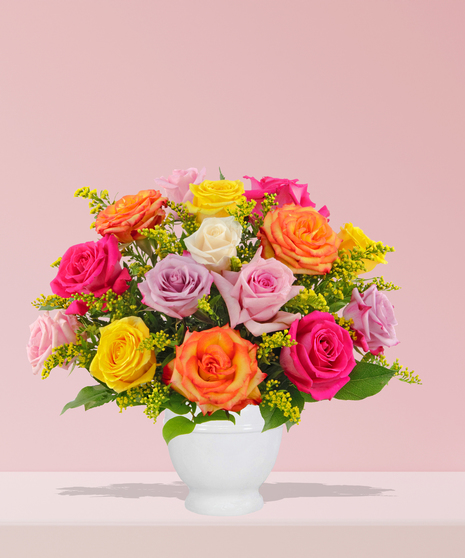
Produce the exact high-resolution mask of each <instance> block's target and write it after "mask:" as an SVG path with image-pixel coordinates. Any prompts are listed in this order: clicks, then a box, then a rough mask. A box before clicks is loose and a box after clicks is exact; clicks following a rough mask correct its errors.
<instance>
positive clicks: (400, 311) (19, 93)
mask: <svg viewBox="0 0 465 558" xmlns="http://www.w3.org/2000/svg"><path fill="white" fill-rule="evenodd" d="M1 11H2V14H1V17H0V53H1V54H0V56H1V58H0V76H1V77H0V80H1V83H0V95H1V102H0V130H1V131H0V134H1V136H0V141H1V146H0V165H1V177H2V219H1V226H2V231H3V232H2V240H3V242H2V250H3V253H2V261H3V264H2V268H3V273H2V286H3V289H2V319H1V327H2V334H1V341H2V349H3V350H2V358H3V367H2V370H3V372H2V397H1V405H0V413H1V415H2V416H1V421H0V436H1V446H0V448H1V449H0V469H1V470H20V471H27V470H38V471H47V470H49V471H54V470H56V471H58V470H60V471H67V470H81V471H86V470H89V471H91V470H110V471H120V470H127V471H149V470H159V471H166V470H171V469H172V467H171V463H170V461H169V456H168V451H167V448H166V446H165V444H164V441H163V439H162V437H161V424H157V425H155V426H154V425H153V424H152V423H151V422H150V421H149V420H148V419H147V418H146V417H145V416H144V415H143V414H142V412H141V410H140V409H130V410H129V411H127V412H125V413H124V414H118V409H117V408H116V406H106V407H102V408H98V409H94V410H92V411H89V412H84V411H83V410H82V409H78V410H72V411H69V412H67V413H66V414H65V415H63V416H61V417H60V416H59V414H60V411H61V408H62V407H63V405H64V404H65V403H67V402H68V401H70V400H71V399H74V397H75V396H76V394H77V392H78V391H79V389H80V388H81V387H83V386H85V385H89V384H92V383H93V382H92V380H91V378H90V377H89V375H88V374H87V372H85V371H82V370H76V371H75V372H73V374H72V375H71V376H70V377H68V376H67V373H66V372H63V371H60V370H56V371H54V372H53V373H52V375H51V376H50V378H49V379H48V380H45V381H42V380H41V379H40V377H38V376H33V375H32V374H31V372H30V367H29V364H28V362H27V359H26V356H25V345H26V343H27V339H28V325H29V323H31V322H32V321H33V320H34V319H35V318H36V317H37V313H36V311H35V310H34V309H33V308H32V306H31V305H30V301H32V300H33V299H34V298H36V296H38V295H39V294H41V293H46V294H47V293H49V292H50V291H49V282H50V280H51V279H52V278H53V277H54V275H55V270H54V269H52V268H50V267H49V264H50V263H51V262H53V261H55V260H56V259H57V257H59V256H61V255H62V254H63V252H64V251H65V250H66V249H67V248H68V247H69V246H70V245H72V244H76V243H79V242H84V241H87V240H92V239H95V238H96V235H95V234H94V233H93V232H92V231H91V230H90V229H89V225H90V223H91V218H90V216H89V215H88V208H87V202H86V201H84V200H80V199H73V193H74V191H75V190H76V189H77V188H78V187H82V186H90V187H91V188H97V189H103V188H107V189H108V190H109V191H110V194H111V195H116V194H117V193H118V194H119V195H120V196H121V195H124V194H128V193H136V192H137V191H138V190H140V189H146V188H151V187H153V186H154V182H153V179H154V178H155V177H157V176H161V175H167V174H169V173H170V172H171V170H172V169H174V168H186V167H189V166H197V167H199V168H200V167H202V166H206V167H207V171H208V177H209V178H217V177H218V170H217V169H218V166H219V165H221V168H222V170H223V172H224V174H225V175H226V176H227V177H228V178H232V179H237V178H240V177H242V176H243V175H244V174H248V175H253V176H256V177H258V178H260V177H261V176H263V175H271V176H279V177H288V178H299V179H300V180H301V181H302V182H308V183H309V185H310V193H311V197H312V199H313V200H314V201H315V202H316V203H317V204H318V205H319V206H321V205H323V204H326V205H327V206H328V207H329V208H330V210H331V224H332V226H333V227H334V228H336V229H339V226H340V225H342V224H344V223H345V222H346V221H352V222H353V223H354V224H356V225H358V226H360V227H361V228H363V229H364V230H365V232H366V233H367V234H368V235H369V236H370V237H371V238H373V239H375V240H382V241H384V242H385V243H387V244H389V245H394V246H395V247H396V249H397V251H396V253H394V254H389V256H388V259H389V265H388V266H383V267H382V269H380V272H381V273H383V272H384V275H385V277H386V278H387V279H388V280H393V281H395V282H397V283H399V284H401V285H402V287H403V288H402V290H401V291H398V292H395V293H392V294H390V295H389V296H390V298H391V300H392V302H393V303H394V305H395V308H396V315H397V319H398V322H399V326H398V329H397V331H398V337H399V339H400V340H401V344H400V345H399V346H397V347H395V348H394V349H391V350H389V351H388V357H389V359H390V360H393V359H394V358H396V357H398V358H399V359H400V360H401V362H402V363H404V364H406V365H408V366H409V367H412V368H414V369H415V371H416V372H417V373H418V374H419V375H420V376H421V378H422V379H423V382H424V385H423V386H421V387H420V386H410V385H406V384H403V383H401V382H399V381H398V380H395V379H393V380H392V382H391V383H390V385H389V386H388V387H386V388H385V389H384V390H383V392H381V394H379V395H378V396H376V397H374V398H371V399H368V400H365V401H362V402H358V403H353V402H341V401H336V400H334V401H331V402H323V403H320V404H318V405H314V406H310V405H309V406H308V407H309V408H308V409H307V411H306V412H305V414H304V416H303V421H302V424H301V425H300V426H299V427H295V428H293V429H292V430H291V432H290V433H289V434H287V435H285V436H284V440H283V443H282V449H281V453H280V456H279V459H278V462H277V465H276V468H277V469H278V470H294V471H303V470H328V471H336V470H347V471H352V470H366V471H368V470H370V471H382V470H392V471H411V470H421V471H434V470H437V471H454V470H464V468H465V450H464V445H463V426H464V418H465V416H464V408H465V405H464V394H465V374H464V366H463V357H462V352H463V339H464V328H463V322H464V318H463V311H464V303H463V300H464V294H463V284H462V282H463V271H464V263H463V249H462V246H461V245H459V239H461V237H462V236H463V210H464V194H463V191H464V190H463V188H464V174H465V173H464V160H465V158H464V153H465V145H464V144H465V141H464V139H465V134H464V130H465V108H464V107H465V103H464V99H465V72H464V67H465V59H464V58H465V57H464V52H465V35H464V33H463V22H464V18H465V3H464V2H461V1H459V0H457V1H455V2H454V1H451V0H437V1H428V0H422V1H406V0H403V1H390V2H385V1H373V0H364V1H355V0H352V1H350V2H347V1H346V0H340V1H332V2H319V1H308V0H307V1H292V0H290V1H289V0H288V1H278V2H277V1H270V0H263V1H258V0H255V1H254V0H252V1H251V0H247V1H242V0H241V1H238V0H235V1H234V2H233V1H231V2H225V1H218V0H211V1H196V2H190V1H188V0H184V1H177V0H176V1H174V0H171V1H169V2H168V1H157V0H153V1H141V0H139V1H134V0H133V1H131V2H129V1H127V2H123V1H115V0H111V1H108V2H106V1H102V0H92V1H83V0H80V1H79V2H70V1H63V0H59V1H45V0H43V1H37V2H36V1H32V0H30V1H27V2H26V1H23V0H15V2H8V3H3V5H2V10H1ZM380 267H381V266H380ZM160 422H161V421H160Z"/></svg>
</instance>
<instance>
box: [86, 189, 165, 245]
mask: <svg viewBox="0 0 465 558" xmlns="http://www.w3.org/2000/svg"><path fill="white" fill-rule="evenodd" d="M167 199H168V198H164V197H162V195H161V194H160V192H158V191H157V190H141V191H140V192H139V193H138V194H136V195H135V196H124V197H123V198H121V199H120V200H118V201H116V202H115V203H114V204H113V205H109V206H108V207H107V208H106V209H104V210H103V211H101V212H100V213H99V214H98V216H97V221H96V222H95V230H96V231H97V232H98V233H99V234H101V235H102V236H103V235H106V234H114V235H115V236H116V238H117V239H118V240H119V241H120V242H132V241H133V240H140V239H142V238H144V237H143V236H141V235H140V234H139V233H138V232H137V229H153V227H155V225H159V224H160V223H161V222H162V221H163V219H164V217H165V212H164V211H163V209H162V208H163V206H165V205H166V200H167Z"/></svg>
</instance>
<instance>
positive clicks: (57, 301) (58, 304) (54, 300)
mask: <svg viewBox="0 0 465 558" xmlns="http://www.w3.org/2000/svg"><path fill="white" fill-rule="evenodd" d="M71 302H72V300H70V299H69V298H62V297H61V296H58V295H49V296H45V295H43V294H42V295H40V296H39V298H37V299H36V300H34V302H31V304H32V306H34V307H35V308H38V309H39V310H55V309H58V308H62V309H66V308H68V306H70V305H71Z"/></svg>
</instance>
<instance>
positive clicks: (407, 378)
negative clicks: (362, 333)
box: [361, 353, 422, 385]
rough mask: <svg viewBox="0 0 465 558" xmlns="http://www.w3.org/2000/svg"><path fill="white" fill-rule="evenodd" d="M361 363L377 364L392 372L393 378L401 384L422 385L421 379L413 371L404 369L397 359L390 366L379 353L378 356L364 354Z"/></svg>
mask: <svg viewBox="0 0 465 558" xmlns="http://www.w3.org/2000/svg"><path fill="white" fill-rule="evenodd" d="M361 362H369V363H373V364H379V365H380V366H383V367H384V368H388V369H389V370H394V376H395V377H397V378H398V379H399V380H400V381H401V382H406V383H408V384H419V385H422V382H421V379H420V377H419V376H417V375H416V374H415V372H414V371H413V370H409V369H408V368H404V367H403V366H402V365H401V364H400V363H399V359H396V360H395V361H394V362H393V363H392V364H391V365H390V364H389V362H388V361H387V359H386V357H385V356H384V355H383V354H382V353H381V354H379V355H376V356H375V355H373V354H371V353H365V354H364V356H363V357H362V360H361Z"/></svg>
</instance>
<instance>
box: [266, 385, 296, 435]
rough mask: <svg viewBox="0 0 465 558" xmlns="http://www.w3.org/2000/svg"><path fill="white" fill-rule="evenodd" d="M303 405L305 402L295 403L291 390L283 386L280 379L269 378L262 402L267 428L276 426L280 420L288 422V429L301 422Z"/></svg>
mask: <svg viewBox="0 0 465 558" xmlns="http://www.w3.org/2000/svg"><path fill="white" fill-rule="evenodd" d="M303 406H304V404H303V402H302V403H301V405H300V406H299V405H295V404H294V401H293V397H292V394H291V392H290V391H288V390H286V389H284V388H282V387H281V385H280V382H279V381H278V380H275V379H271V380H268V381H267V382H266V384H265V387H264V392H263V396H262V402H261V403H260V407H261V409H262V416H263V418H264V419H265V429H268V428H274V423H278V422H280V423H281V424H282V423H283V422H286V423H287V426H288V429H289V428H290V426H292V424H299V422H300V414H301V411H302V410H303ZM283 418H284V420H283ZM286 419H287V420H286ZM267 427H268V428H267Z"/></svg>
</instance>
